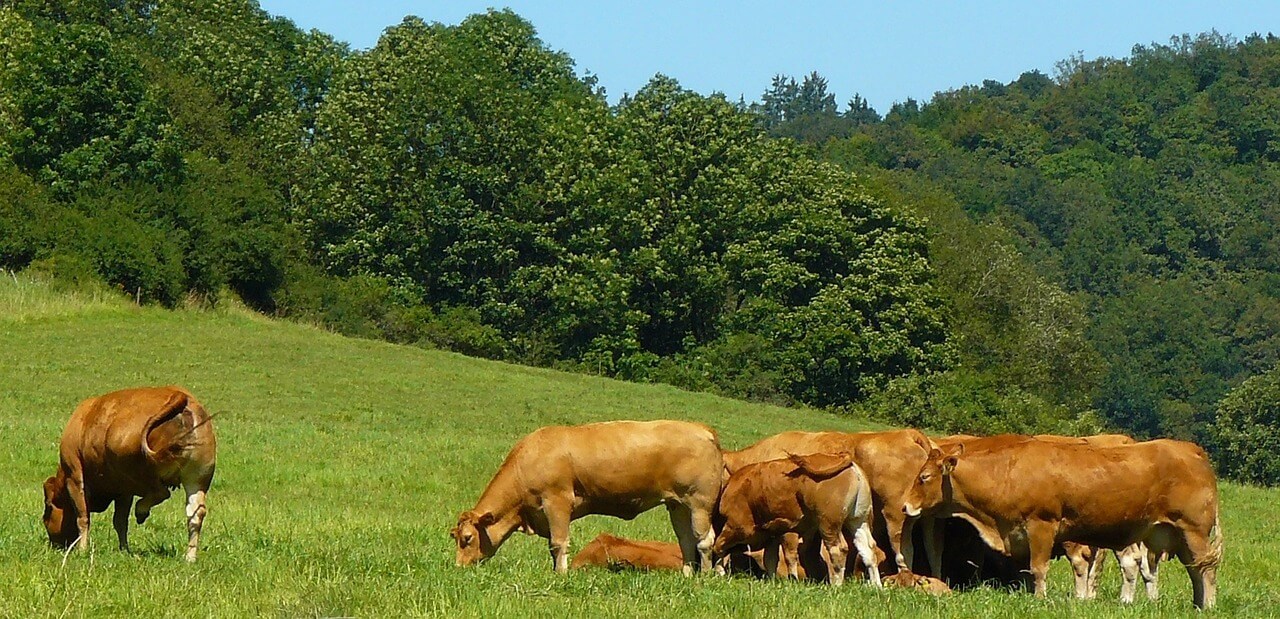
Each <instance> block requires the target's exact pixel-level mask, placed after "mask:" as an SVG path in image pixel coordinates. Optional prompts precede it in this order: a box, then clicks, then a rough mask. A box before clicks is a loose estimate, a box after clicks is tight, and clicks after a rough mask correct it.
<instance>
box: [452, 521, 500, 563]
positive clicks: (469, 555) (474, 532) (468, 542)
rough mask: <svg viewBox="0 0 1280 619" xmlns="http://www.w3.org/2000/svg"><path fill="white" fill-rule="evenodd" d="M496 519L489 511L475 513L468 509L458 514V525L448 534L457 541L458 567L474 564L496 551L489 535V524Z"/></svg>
mask: <svg viewBox="0 0 1280 619" xmlns="http://www.w3.org/2000/svg"><path fill="white" fill-rule="evenodd" d="M496 520H497V519H496V518H494V516H493V514H491V513H489V512H485V513H483V514H477V513H476V512H475V511H472V510H468V511H465V512H462V513H461V514H459V515H458V525H457V526H455V527H453V529H452V530H450V531H449V535H450V536H452V537H453V540H454V541H455V542H457V543H458V554H457V557H456V561H455V563H457V565H458V566H459V567H465V566H470V565H475V564H477V563H479V562H481V561H484V560H485V559H488V558H489V557H492V556H493V553H495V552H497V548H496V547H495V546H494V544H493V540H492V539H491V538H490V537H489V526H490V525H492V524H493V523H494V522H495V521H496Z"/></svg>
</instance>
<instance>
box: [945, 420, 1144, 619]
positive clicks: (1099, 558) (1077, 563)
mask: <svg viewBox="0 0 1280 619" xmlns="http://www.w3.org/2000/svg"><path fill="white" fill-rule="evenodd" d="M1026 440H1037V441H1044V442H1049V443H1057V444H1066V445H1093V446H1095V447H1116V446H1120V445H1132V444H1134V443H1136V442H1137V441H1135V440H1134V439H1133V438H1132V437H1129V436H1126V435H1124V434H1094V435H1091V436H1083V437H1075V436H1060V435H1057V434H1037V435H1034V436H1026V435H1022V434H999V435H996V436H989V437H978V436H972V435H952V436H947V437H944V438H940V439H937V443H938V445H939V446H941V447H944V448H945V447H949V446H953V445H959V444H964V445H965V447H966V448H969V449H971V450H972V449H995V448H999V447H1001V446H1004V445H1008V444H1013V443H1018V442H1022V441H1026ZM922 528H923V529H924V530H925V532H926V535H927V536H929V537H928V538H927V539H929V541H930V542H931V543H930V544H927V545H928V546H929V548H930V552H933V553H937V554H938V555H941V553H942V547H943V544H944V540H942V539H941V537H940V535H938V533H940V532H941V528H940V527H935V526H934V522H933V521H932V519H925V521H924V522H923V523H922ZM1054 554H1055V556H1058V555H1059V554H1060V555H1061V556H1065V557H1066V558H1067V561H1068V563H1070V564H1071V570H1072V573H1073V576H1074V577H1075V596H1076V597H1077V598H1080V599H1093V598H1095V597H1097V591H1098V577H1099V576H1100V575H1101V574H1102V564H1103V561H1104V559H1106V556H1107V555H1106V553H1104V552H1102V549H1099V548H1094V547H1092V546H1088V545H1085V544H1077V543H1075V542H1070V541H1064V542H1062V543H1061V544H1059V545H1058V546H1057V547H1055V549H1054ZM1114 554H1115V555H1116V560H1117V562H1118V563H1119V564H1120V567H1121V575H1122V577H1123V579H1124V580H1123V585H1122V586H1121V589H1120V600H1121V601H1122V602H1132V601H1133V597H1134V595H1133V592H1134V585H1135V582H1136V580H1137V576H1138V574H1139V572H1141V574H1142V577H1143V579H1144V580H1145V581H1146V586H1147V591H1148V595H1150V596H1153V597H1152V599H1155V597H1154V596H1156V595H1157V592H1156V584H1155V581H1154V580H1153V578H1154V577H1153V576H1152V575H1153V574H1154V570H1149V569H1146V567H1145V566H1146V565H1148V562H1147V561H1146V559H1145V555H1146V547H1145V546H1143V545H1142V544H1141V543H1139V544H1136V545H1134V546H1131V547H1127V548H1125V549H1124V550H1117V551H1114ZM979 560H980V559H979Z"/></svg>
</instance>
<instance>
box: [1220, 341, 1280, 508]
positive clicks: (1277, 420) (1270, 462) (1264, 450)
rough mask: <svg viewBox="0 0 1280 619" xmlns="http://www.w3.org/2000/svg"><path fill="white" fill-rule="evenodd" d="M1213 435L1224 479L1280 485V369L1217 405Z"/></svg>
mask: <svg viewBox="0 0 1280 619" xmlns="http://www.w3.org/2000/svg"><path fill="white" fill-rule="evenodd" d="M1211 435H1212V438H1213V443H1214V446H1215V447H1216V449H1215V450H1214V451H1215V452H1216V453H1215V457H1216V460H1217V461H1218V471H1219V472H1221V473H1222V474H1223V475H1224V476H1226V477H1230V478H1232V479H1237V480H1240V481H1246V482H1253V483H1258V484H1265V485H1276V484H1280V366H1276V367H1274V368H1272V369H1271V370H1270V371H1268V372H1266V373H1264V374H1259V375H1257V376H1254V377H1252V378H1250V379H1249V380H1246V381H1244V383H1242V384H1241V385H1240V386H1239V387H1236V388H1235V389H1234V390H1232V391H1231V393H1229V394H1227V396H1226V397H1225V398H1223V399H1222V402H1220V403H1219V404H1218V416H1217V419H1215V420H1214V424H1213V427H1212V431H1211Z"/></svg>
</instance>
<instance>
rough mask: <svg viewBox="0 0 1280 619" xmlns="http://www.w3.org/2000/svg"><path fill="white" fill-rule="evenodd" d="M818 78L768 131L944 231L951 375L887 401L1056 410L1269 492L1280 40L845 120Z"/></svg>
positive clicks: (1173, 48)
mask: <svg viewBox="0 0 1280 619" xmlns="http://www.w3.org/2000/svg"><path fill="white" fill-rule="evenodd" d="M819 78H820V76H816V75H811V76H809V77H807V78H805V80H804V81H805V82H813V83H814V85H815V87H816V88H815V89H811V90H816V91H817V93H818V94H816V95H808V96H800V95H799V94H797V96H795V97H794V99H793V100H794V101H795V102H796V103H795V104H792V105H793V107H794V106H795V105H797V104H798V105H799V107H800V108H801V109H803V110H805V113H804V114H801V115H794V114H793V115H785V114H784V115H779V114H777V113H775V112H772V111H769V110H765V111H766V112H768V117H769V120H768V121H767V126H769V127H770V129H769V130H770V132H771V133H772V134H774V135H778V136H790V137H793V138H795V139H797V140H799V141H801V142H803V143H805V144H807V145H808V147H809V148H810V152H811V153H813V154H814V156H815V157H818V158H820V159H822V160H825V161H830V162H834V163H838V164H840V165H841V166H843V167H845V168H846V169H848V170H851V171H853V172H855V173H858V174H860V175H862V176H863V177H864V178H865V179H868V181H867V182H868V185H869V186H871V187H874V188H875V189H874V191H873V193H874V194H875V195H877V196H878V197H880V198H881V199H883V200H886V201H889V202H892V203H899V204H902V205H904V206H905V207H907V208H908V210H909V211H910V212H913V213H915V214H917V215H918V216H922V217H924V218H926V219H927V220H928V221H929V222H931V224H934V225H929V226H928V227H929V228H930V230H931V238H932V242H931V250H932V254H931V255H932V257H933V259H934V263H933V266H934V267H935V273H936V274H937V276H938V284H939V290H940V292H941V293H942V294H943V296H944V297H946V298H948V299H949V301H950V302H949V307H950V308H952V310H953V314H952V315H951V317H950V318H951V323H950V325H951V330H950V334H951V335H952V336H953V340H952V341H953V343H955V344H956V347H957V349H958V350H959V351H960V353H961V362H960V363H959V364H957V366H955V367H954V368H952V369H950V370H948V371H946V372H942V373H937V374H934V375H932V376H930V377H928V378H927V379H925V380H923V381H919V382H918V383H913V384H911V385H904V386H902V387H901V388H900V389H898V390H897V391H898V392H899V393H898V395H896V396H894V397H895V398H896V399H897V400H898V401H906V402H911V403H912V404H914V405H915V406H923V407H925V408H926V409H929V410H931V411H933V412H932V415H933V416H934V417H935V418H938V417H941V418H950V417H951V416H953V415H955V416H957V417H958V418H959V419H961V420H962V421H963V420H966V419H968V418H970V417H972V416H973V412H974V411H987V412H989V413H990V414H992V415H993V416H995V417H996V418H999V419H1009V418H1010V415H1016V413H1015V412H1014V409H1018V408H1021V409H1023V410H1026V405H1025V403H1023V402H1020V400H1022V399H1024V398H1031V399H1032V400H1033V401H1034V400H1043V401H1047V402H1051V403H1052V402H1056V403H1061V404H1067V405H1069V406H1070V407H1071V408H1073V409H1075V410H1083V409H1089V410H1092V411H1094V413H1095V414H1096V415H1098V417H1099V421H1102V422H1103V423H1105V424H1106V425H1108V426H1110V427H1113V428H1117V429H1121V430H1124V431H1126V432H1130V433H1132V434H1134V435H1136V436H1140V437H1156V436H1173V437H1178V438H1183V439H1189V440H1196V441H1199V442H1201V443H1202V444H1205V445H1207V446H1208V447H1209V448H1210V450H1211V451H1212V452H1214V453H1215V454H1217V455H1218V456H1219V457H1220V461H1219V465H1220V467H1221V468H1222V469H1223V470H1225V471H1226V472H1228V473H1231V474H1233V475H1238V476H1241V477H1242V478H1245V479H1249V480H1253V481H1266V482H1269V483H1274V482H1276V481H1277V480H1280V477H1277V475H1276V469H1275V468H1274V467H1275V466H1276V465H1277V464H1280V460H1276V459H1274V458H1270V457H1267V456H1262V455H1260V454H1261V452H1265V451H1269V450H1268V449H1267V448H1264V447H1262V445H1267V444H1274V441H1276V440H1277V438H1280V434H1277V433H1276V432H1275V431H1273V430H1266V429H1264V428H1265V427H1267V426H1269V425H1270V424H1271V423H1272V422H1274V421H1275V419H1276V414H1277V412H1276V405H1275V401H1276V398H1275V396H1276V391H1275V389H1274V383H1275V376H1276V373H1277V372H1278V371H1280V369H1278V368H1277V363H1278V362H1280V311H1277V310H1280V287H1277V283H1280V261H1277V257H1278V256H1280V253H1278V251H1277V250H1280V245H1277V242H1278V241H1277V239H1280V207H1278V205H1277V198H1278V197H1280V165H1278V164H1280V40H1278V39H1277V38H1276V37H1275V36H1273V35H1270V34H1268V35H1256V34H1255V35H1251V36H1248V37H1246V38H1245V39H1244V40H1237V39H1235V38H1233V37H1229V36H1225V35H1221V34H1219V33H1216V32H1209V33H1205V34H1201V35H1197V36H1189V35H1183V36H1178V37H1174V38H1172V39H1171V40H1170V41H1169V42H1168V43H1167V44H1151V45H1138V46H1135V47H1134V48H1133V50H1132V53H1131V55H1130V56H1129V57H1127V58H1124V59H1114V58H1098V59H1093V60H1086V59H1084V58H1081V57H1078V56H1077V57H1072V58H1068V59H1066V60H1064V61H1062V62H1060V63H1058V65H1057V66H1056V68H1055V71H1054V75H1053V76H1048V75H1045V74H1043V73H1040V72H1037V71H1029V72H1026V73H1024V74H1023V75H1021V76H1020V77H1019V78H1018V79H1016V80H1014V81H1012V82H1010V83H1007V84H1002V83H1000V82H996V81H993V80H987V81H984V82H982V83H981V84H980V85H974V86H967V87H964V88H960V89H957V90H954V91H948V92H940V93H937V94H936V95H935V96H934V97H933V98H932V99H931V100H930V101H928V102H917V101H914V100H910V99H908V100H907V101H905V102H902V103H898V104H895V105H894V106H893V107H892V108H891V109H890V110H889V111H888V113H887V114H885V116H884V118H883V119H881V120H878V121H877V120H875V119H874V118H875V114H874V111H872V113H870V114H859V118H864V117H865V118H867V120H865V121H860V122H857V123H855V122H853V121H852V120H850V119H849V118H848V116H849V114H850V113H851V112H853V111H854V110H855V107H854V106H853V105H852V103H851V105H850V108H849V110H848V111H846V112H844V113H837V112H835V111H834V110H831V109H828V110H826V111H823V110H816V109H814V108H813V107H812V106H811V105H808V104H806V103H804V102H806V101H813V100H820V99H822V95H823V94H824V93H823V92H822V91H823V90H824V89H825V83H824V82H819V81H817V80H818V79H819ZM780 81H781V82H784V83H785V82H787V79H785V78H780V79H779V80H775V88H774V89H772V90H771V91H770V92H776V91H777V88H776V85H777V84H778V83H779V82H780ZM792 81H794V80H792ZM803 90H804V89H803V88H801V89H799V91H803ZM799 91H797V93H798V92H799ZM785 101H786V99H785V98H784V104H783V105H782V106H781V108H786V107H787V105H786V103H785ZM770 109H773V108H770ZM814 114H818V115H824V117H825V120H824V121H822V122H817V121H814V120H813V119H812V116H813V115H814ZM814 127H825V130H824V131H820V132H816V133H815V132H813V131H812V128H814ZM1055 346H1056V350H1057V353H1053V352H1052V351H1053V350H1055V348H1054V347H1055ZM1267 377H1269V378H1267ZM974 384H977V385H984V386H985V388H973V387H972V385H974ZM958 385H960V386H963V387H962V388H960V389H956V387H957V386H958ZM1264 385H1267V386H1264ZM979 393H981V394H987V396H988V397H991V398H993V399H995V400H997V402H995V403H994V405H993V402H975V401H973V400H975V399H979V398H975V397H974V394H979ZM997 394H1003V395H997ZM1264 394H1265V395H1264ZM1002 398H1007V399H1010V400H1011V402H1010V403H1009V404H1008V405H1001V404H1000V403H999V402H998V400H1000V399H1002ZM954 427H955V428H956V429H960V428H962V427H963V425H962V424H957V425H955V426H954ZM1250 445H1252V447H1250ZM1249 453H1251V454H1253V455H1249V456H1246V455H1245V454H1249ZM1264 460H1266V461H1269V462H1270V464H1268V465H1267V466H1269V467H1271V468H1270V469H1269V472H1264V469H1266V467H1264V466H1262V465H1260V464H1258V463H1259V462H1261V461H1264ZM1251 462H1252V463H1251Z"/></svg>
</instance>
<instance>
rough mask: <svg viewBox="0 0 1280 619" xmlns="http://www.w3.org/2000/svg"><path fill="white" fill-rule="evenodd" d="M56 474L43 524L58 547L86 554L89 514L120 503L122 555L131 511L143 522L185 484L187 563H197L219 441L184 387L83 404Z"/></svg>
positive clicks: (48, 486) (47, 487)
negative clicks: (197, 550) (206, 499)
mask: <svg viewBox="0 0 1280 619" xmlns="http://www.w3.org/2000/svg"><path fill="white" fill-rule="evenodd" d="M59 454H60V460H61V462H60V464H59V466H58V471H57V473H55V474H54V476H53V477H50V478H49V479H47V480H45V482H44V518H43V520H44V526H45V531H46V532H47V533H48V535H49V543H50V544H52V545H54V546H55V547H62V548H69V547H71V546H72V545H75V546H76V547H77V548H81V549H83V548H86V547H87V546H88V544H89V514H90V513H96V512H101V511H105V510H106V509H107V507H108V506H110V505H111V504H112V503H115V506H116V510H115V517H114V518H113V519H112V522H113V523H114V524H115V529H116V535H117V537H119V541H120V549H121V550H128V549H129V510H130V508H131V507H132V504H133V498H134V497H135V496H137V497H142V498H141V500H139V501H138V505H137V509H136V511H135V515H136V517H137V520H138V524H142V523H143V522H145V521H146V519H147V516H148V515H150V514H151V508H152V507H155V506H156V505H157V504H159V503H161V502H163V501H164V500H165V499H167V498H169V489H170V488H174V487H176V486H179V485H181V486H182V487H183V489H184V490H185V491H186V494H187V510H186V511H187V536H188V539H187V553H186V560H187V561H195V560H196V549H197V547H198V546H199V542H200V529H201V527H202V526H203V524H204V518H205V514H206V513H207V508H206V506H205V495H206V493H207V492H208V491H209V484H210V483H212V481H213V471H214V465H215V463H216V459H217V440H216V439H215V438H214V435H213V424H212V423H210V416H209V414H208V413H207V412H206V411H205V409H204V407H203V406H201V405H200V403H199V402H197V401H196V399H195V398H194V397H192V395H191V394H190V393H188V392H187V391H186V390H184V389H181V388H178V387H156V388H142V389H127V390H124V391H116V392H113V393H108V394H106V395H102V396H98V397H96V398H90V399H88V400H85V401H84V402H81V403H80V405H79V406H78V407H76V410H75V412H74V413H72V414H71V420H70V421H69V422H68V423H67V427H66V429H65V430H64V431H63V433H62V443H61V446H60V448H59Z"/></svg>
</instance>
